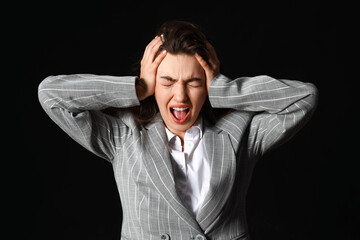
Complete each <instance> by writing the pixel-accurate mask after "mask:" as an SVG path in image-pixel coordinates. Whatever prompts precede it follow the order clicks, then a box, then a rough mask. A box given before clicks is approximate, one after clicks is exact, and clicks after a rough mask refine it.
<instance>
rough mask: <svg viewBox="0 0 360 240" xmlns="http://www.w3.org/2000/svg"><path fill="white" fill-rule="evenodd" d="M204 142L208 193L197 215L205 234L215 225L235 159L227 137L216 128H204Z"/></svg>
mask: <svg viewBox="0 0 360 240" xmlns="http://www.w3.org/2000/svg"><path fill="white" fill-rule="evenodd" d="M204 128H205V132H204V137H203V138H204V141H205V147H206V152H207V155H208V159H209V161H210V166H211V179H210V188H209V192H208V194H207V196H206V198H205V200H204V203H203V205H202V207H201V209H200V212H199V213H198V215H197V221H198V222H199V224H200V226H201V228H202V229H203V230H204V231H205V233H207V232H209V231H210V230H211V229H212V228H213V227H214V225H215V224H216V222H217V221H216V219H217V218H218V217H219V215H220V213H221V211H222V209H223V207H224V205H225V203H226V200H227V199H228V197H229V195H230V193H231V190H232V186H233V183H234V179H235V172H236V157H235V152H234V149H233V148H232V144H231V141H230V138H229V135H228V134H227V133H226V132H224V131H222V130H220V129H219V128H216V127H206V125H205V127H204Z"/></svg>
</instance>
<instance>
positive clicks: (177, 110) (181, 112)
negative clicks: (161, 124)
mask: <svg viewBox="0 0 360 240" xmlns="http://www.w3.org/2000/svg"><path fill="white" fill-rule="evenodd" d="M170 112H171V115H172V117H173V120H174V121H175V122H176V123H183V122H185V121H186V119H187V118H188V117H189V113H190V108H188V107H171V108H170Z"/></svg>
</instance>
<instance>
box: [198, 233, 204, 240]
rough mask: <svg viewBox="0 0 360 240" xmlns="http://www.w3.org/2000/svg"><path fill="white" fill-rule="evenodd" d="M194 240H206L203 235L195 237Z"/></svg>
mask: <svg viewBox="0 0 360 240" xmlns="http://www.w3.org/2000/svg"><path fill="white" fill-rule="evenodd" d="M195 240H206V238H205V237H204V236H203V235H200V234H199V235H196V237H195Z"/></svg>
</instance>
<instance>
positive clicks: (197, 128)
mask: <svg viewBox="0 0 360 240" xmlns="http://www.w3.org/2000/svg"><path fill="white" fill-rule="evenodd" d="M165 131H166V136H167V140H168V142H170V141H171V140H172V139H173V138H176V137H177V136H176V135H175V134H174V133H172V132H171V131H170V130H169V129H168V128H167V127H166V126H165ZM192 131H200V134H199V135H200V139H202V135H203V119H202V117H201V116H199V118H198V120H196V122H195V123H194V125H192V127H190V128H189V129H188V130H186V134H185V136H187V135H189V136H190V137H191V136H192V135H193V134H191V133H192Z"/></svg>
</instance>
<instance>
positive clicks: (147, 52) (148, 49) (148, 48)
mask: <svg viewBox="0 0 360 240" xmlns="http://www.w3.org/2000/svg"><path fill="white" fill-rule="evenodd" d="M161 42H162V41H161V39H160V37H159V36H156V37H155V38H154V39H153V40H152V41H151V42H150V43H149V44H148V45H147V46H146V48H145V52H144V57H145V58H147V59H148V58H149V57H150V56H151V51H152V49H153V48H154V46H155V45H156V44H159V43H161ZM151 60H153V58H151Z"/></svg>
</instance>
